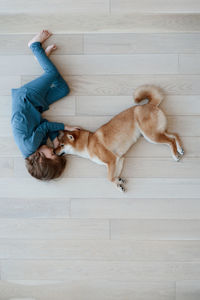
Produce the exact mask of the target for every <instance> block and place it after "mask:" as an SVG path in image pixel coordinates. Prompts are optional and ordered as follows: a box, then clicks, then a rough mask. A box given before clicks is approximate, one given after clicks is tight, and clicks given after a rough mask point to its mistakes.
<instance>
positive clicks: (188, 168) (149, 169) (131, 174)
mask: <svg viewBox="0 0 200 300" xmlns="http://www.w3.org/2000/svg"><path fill="white" fill-rule="evenodd" d="M0 168H2V170H4V172H5V173H3V174H0V177H5V176H6V177H13V176H14V177H17V178H18V177H23V178H29V176H30V175H29V173H28V172H27V170H26V167H25V164H24V159H23V158H15V159H14V160H12V159H11V158H8V159H5V158H0ZM199 174H200V159H198V158H195V159H187V158H183V159H182V160H181V161H179V162H178V163H177V162H175V161H174V160H173V158H172V157H171V154H170V150H169V159H168V158H160V159H159V158H156V159H151V158H127V159H125V162H124V168H123V171H122V177H125V178H154V177H159V178H169V177H170V178H199ZM69 176H70V177H71V178H76V177H79V178H91V177H95V178H104V177H106V178H107V168H106V167H105V166H99V165H98V164H95V163H94V162H91V161H90V160H88V159H85V158H80V157H74V156H68V157H67V168H66V169H65V171H64V174H63V177H65V178H66V177H69Z"/></svg>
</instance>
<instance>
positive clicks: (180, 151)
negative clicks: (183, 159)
mask: <svg viewBox="0 0 200 300" xmlns="http://www.w3.org/2000/svg"><path fill="white" fill-rule="evenodd" d="M178 153H179V154H180V155H183V154H184V153H185V152H184V150H183V148H181V147H180V148H178Z"/></svg>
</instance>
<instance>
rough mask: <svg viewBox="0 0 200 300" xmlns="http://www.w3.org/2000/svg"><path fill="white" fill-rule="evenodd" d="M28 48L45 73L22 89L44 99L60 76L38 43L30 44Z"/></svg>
mask: <svg viewBox="0 0 200 300" xmlns="http://www.w3.org/2000/svg"><path fill="white" fill-rule="evenodd" d="M30 48H31V50H32V51H33V54H34V55H35V57H36V58H37V60H38V62H39V64H40V65H41V67H42V68H43V70H44V71H45V73H44V74H43V75H42V76H40V77H38V78H36V79H35V80H32V81H31V82H29V83H27V84H25V85H24V87H26V88H29V89H31V90H33V91H35V92H37V93H38V94H40V95H41V97H46V94H47V92H48V90H49V88H50V86H51V84H52V83H53V82H54V81H55V80H56V79H57V77H58V76H59V75H60V74H59V72H58V70H57V69H56V67H55V66H54V65H53V63H52V62H51V61H50V59H49V58H48V57H47V55H46V53H45V51H44V49H43V48H42V46H41V43H40V42H35V43H32V44H31V45H30Z"/></svg>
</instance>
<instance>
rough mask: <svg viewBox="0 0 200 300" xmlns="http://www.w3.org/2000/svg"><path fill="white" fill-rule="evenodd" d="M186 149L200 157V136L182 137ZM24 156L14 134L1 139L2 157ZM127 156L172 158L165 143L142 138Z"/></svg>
mask: <svg viewBox="0 0 200 300" xmlns="http://www.w3.org/2000/svg"><path fill="white" fill-rule="evenodd" d="M181 139H182V141H183V146H184V150H185V152H186V154H185V155H186V156H185V157H187V158H189V157H191V158H195V157H200V152H199V149H200V137H182V138H181ZM11 156H12V157H22V155H21V153H20V151H19V149H18V148H17V145H16V144H15V142H14V139H13V137H12V136H7V137H3V138H2V139H0V157H11ZM126 157H156V158H160V157H166V158H170V152H169V148H168V147H167V146H163V145H154V144H150V143H148V142H147V141H146V140H145V139H144V138H142V137H141V138H140V139H139V140H138V141H137V143H136V144H135V145H134V146H133V147H132V148H131V149H130V150H129V151H128V152H127V154H126Z"/></svg>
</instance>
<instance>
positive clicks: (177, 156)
mask: <svg viewBox="0 0 200 300" xmlns="http://www.w3.org/2000/svg"><path fill="white" fill-rule="evenodd" d="M173 159H174V160H175V161H177V162H179V161H180V159H181V155H180V154H179V153H177V154H176V155H173Z"/></svg>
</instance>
